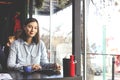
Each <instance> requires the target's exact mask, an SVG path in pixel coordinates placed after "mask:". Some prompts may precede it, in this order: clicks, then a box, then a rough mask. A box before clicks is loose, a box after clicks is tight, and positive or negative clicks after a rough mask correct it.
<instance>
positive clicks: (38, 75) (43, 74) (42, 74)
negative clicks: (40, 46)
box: [9, 71, 63, 79]
mask: <svg viewBox="0 0 120 80" xmlns="http://www.w3.org/2000/svg"><path fill="white" fill-rule="evenodd" d="M9 74H10V75H11V77H12V78H13V79H44V78H48V79H49V78H63V74H62V73H61V72H59V73H58V72H50V71H37V72H31V73H25V72H20V71H9Z"/></svg>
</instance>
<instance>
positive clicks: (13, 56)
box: [7, 42, 22, 69]
mask: <svg viewBox="0 0 120 80" xmlns="http://www.w3.org/2000/svg"><path fill="white" fill-rule="evenodd" d="M16 60H17V45H16V42H13V44H12V45H11V46H10V53H9V56H8V61H7V65H8V69H20V68H21V67H22V65H20V64H17V63H16V62H17V61H16Z"/></svg>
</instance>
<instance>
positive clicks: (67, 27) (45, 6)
mask: <svg viewBox="0 0 120 80" xmlns="http://www.w3.org/2000/svg"><path fill="white" fill-rule="evenodd" d="M33 1H34V7H33V17H34V18H37V19H38V21H39V24H40V35H41V39H42V40H43V41H44V42H45V44H46V47H47V52H48V58H49V61H50V62H52V63H54V62H57V63H59V64H61V65H62V59H63V58H64V57H67V58H69V56H70V54H72V4H71V0H41V1H43V3H42V4H41V5H42V6H40V5H37V6H36V2H35V1H36V0H33Z"/></svg>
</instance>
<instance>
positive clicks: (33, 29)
mask: <svg viewBox="0 0 120 80" xmlns="http://www.w3.org/2000/svg"><path fill="white" fill-rule="evenodd" d="M7 64H8V68H9V69H22V68H23V66H28V65H29V66H32V69H33V70H40V69H46V68H54V69H58V70H60V66H59V65H58V64H50V63H49V62H48V59H47V53H46V47H45V44H44V42H43V41H42V40H40V36H39V23H38V21H37V20H36V19H35V18H29V19H27V20H26V22H25V24H24V27H23V31H22V33H21V35H20V36H19V38H18V39H17V40H15V41H14V42H13V43H12V44H11V46H10V54H9V56H8V63H7Z"/></svg>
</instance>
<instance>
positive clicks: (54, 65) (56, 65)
mask: <svg viewBox="0 0 120 80" xmlns="http://www.w3.org/2000/svg"><path fill="white" fill-rule="evenodd" d="M53 67H54V69H55V70H61V66H60V65H59V64H57V63H54V64H53Z"/></svg>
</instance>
